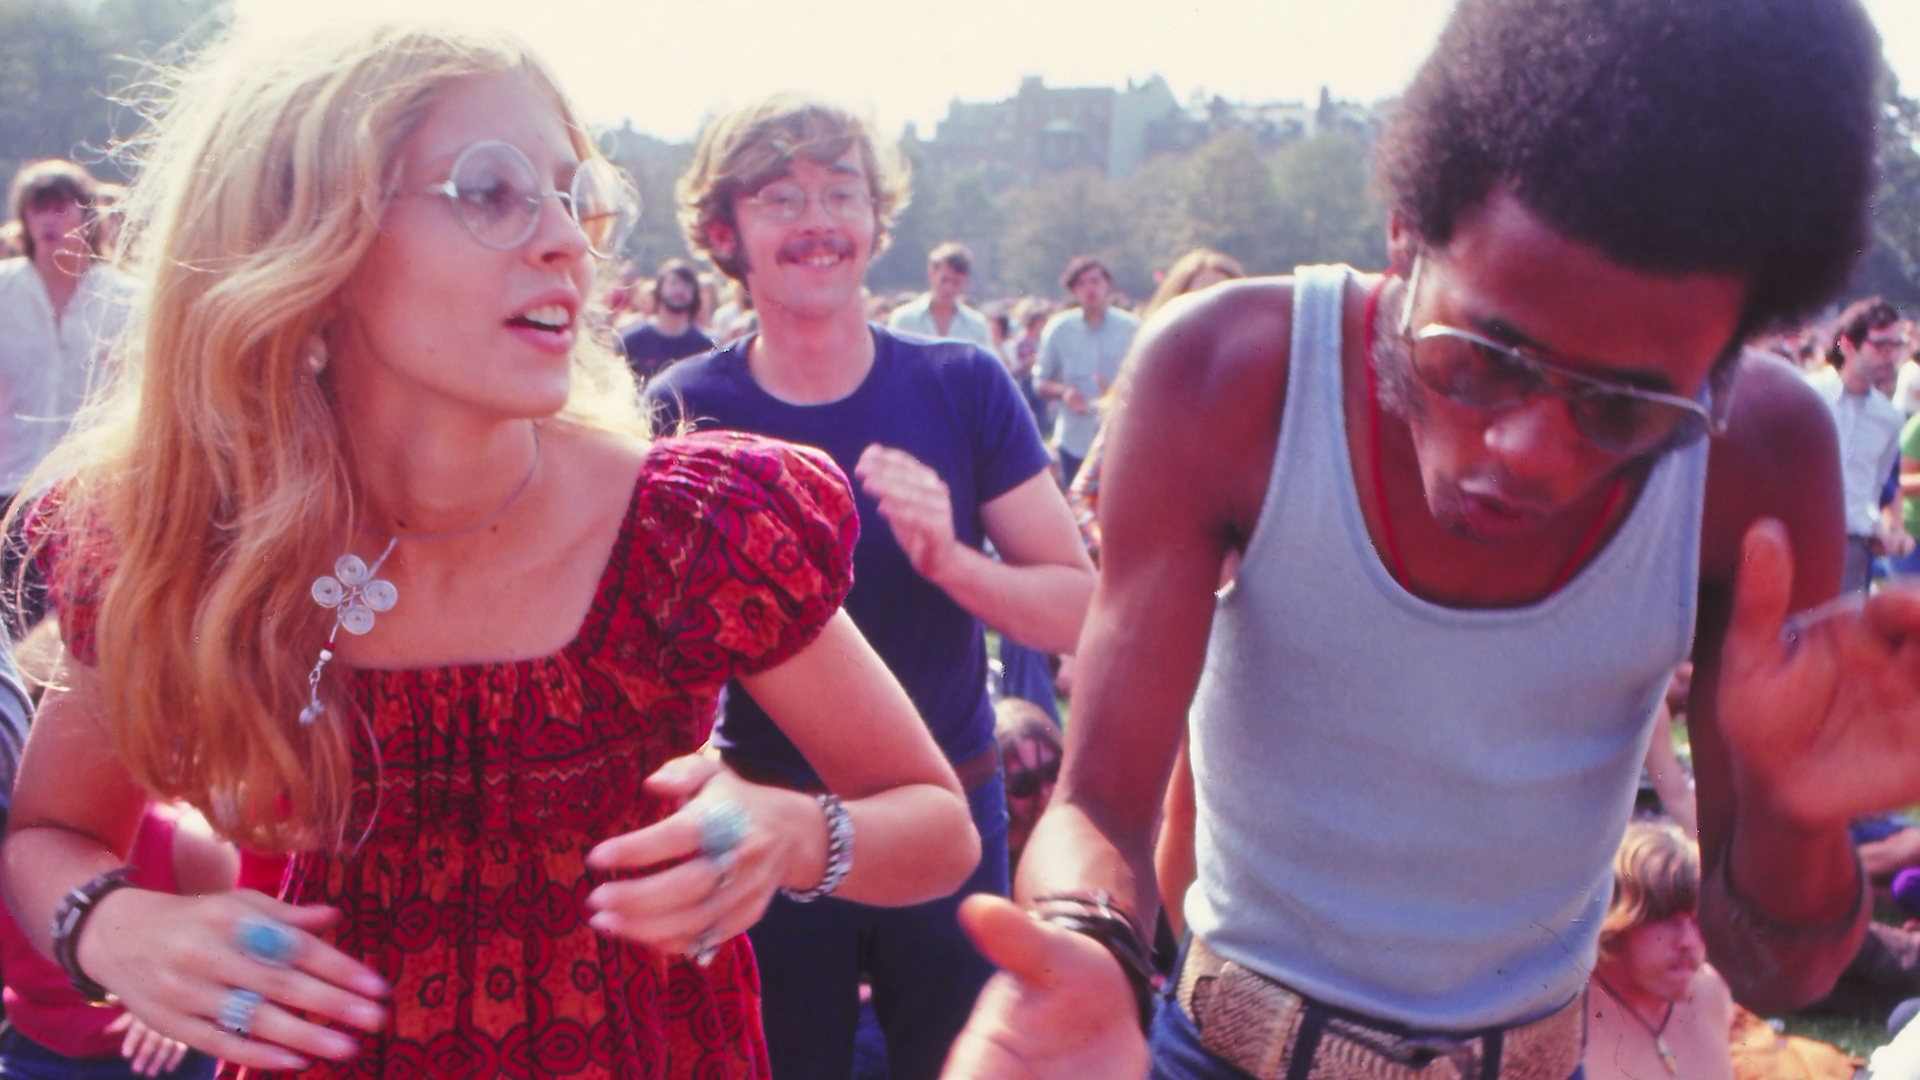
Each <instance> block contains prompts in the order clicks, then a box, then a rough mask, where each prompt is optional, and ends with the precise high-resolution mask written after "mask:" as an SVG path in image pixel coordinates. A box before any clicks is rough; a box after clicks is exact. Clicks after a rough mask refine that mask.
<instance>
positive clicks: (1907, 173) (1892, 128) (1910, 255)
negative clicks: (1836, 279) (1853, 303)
mask: <svg viewBox="0 0 1920 1080" xmlns="http://www.w3.org/2000/svg"><path fill="white" fill-rule="evenodd" d="M1880 132H1881V138H1880V182H1879V184H1878V186H1877V187H1876V189H1875V191H1874V196H1873V245H1872V246H1871V247H1869V248H1868V249H1867V253H1866V257H1865V258H1863V259H1862V260H1861V261H1860V266H1859V268H1858V269H1857V270H1856V271H1855V273H1854V278H1853V282H1852V291H1853V292H1854V293H1856V294H1858V295H1866V294H1869V293H1879V294H1880V295H1882V296H1885V297H1887V298H1888V299H1889V300H1892V301H1893V302H1894V303H1896V304H1901V305H1903V306H1911V305H1914V304H1920V101H1916V100H1914V99H1913V98H1909V97H1902V96H1901V95H1900V93H1899V90H1898V88H1894V89H1892V90H1891V91H1890V92H1889V94H1888V98H1887V105H1886V111H1885V113H1884V114H1883V115H1882V118H1881V126H1880Z"/></svg>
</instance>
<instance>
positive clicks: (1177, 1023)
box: [1147, 982, 1586, 1080]
mask: <svg viewBox="0 0 1920 1080" xmlns="http://www.w3.org/2000/svg"><path fill="white" fill-rule="evenodd" d="M1167 985H1169V986H1172V985H1173V984H1172V983H1171V982H1169V983H1168V984H1167ZM1147 1049H1148V1051H1149V1052H1150V1053H1151V1054H1152V1057H1153V1071H1152V1072H1151V1073H1149V1074H1148V1075H1149V1077H1150V1080H1252V1077H1251V1076H1250V1075H1249V1074H1248V1073H1246V1072H1244V1071H1242V1070H1240V1069H1237V1068H1235V1067H1233V1066H1232V1065H1229V1064H1227V1063H1226V1062H1225V1061H1222V1060H1221V1059H1220V1058H1218V1057H1216V1056H1215V1055H1214V1053H1213V1051H1211V1050H1208V1049H1207V1048H1206V1047H1205V1046H1202V1045H1201V1044H1200V1032H1199V1031H1197V1030H1196V1029H1195V1028H1194V1026H1193V1021H1192V1020H1189V1019H1188V1018H1187V1014H1186V1013H1184V1012H1182V1011H1181V1010H1180V1006H1179V1005H1177V1004H1175V1002H1174V1000H1173V998H1172V997H1171V996H1163V997H1161V999H1160V1007H1159V1009H1157V1010H1156V1011H1155V1013H1154V1017H1153V1030H1152V1031H1151V1032H1149V1033H1148V1035H1147ZM1585 1077H1586V1070H1585V1069H1584V1068H1576V1069H1574V1070H1573V1075H1572V1076H1570V1077H1568V1078H1567V1080H1585Z"/></svg>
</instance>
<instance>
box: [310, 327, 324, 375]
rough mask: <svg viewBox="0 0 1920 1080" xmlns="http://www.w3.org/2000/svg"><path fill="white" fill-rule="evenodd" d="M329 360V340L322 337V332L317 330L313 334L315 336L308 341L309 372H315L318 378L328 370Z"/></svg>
mask: <svg viewBox="0 0 1920 1080" xmlns="http://www.w3.org/2000/svg"><path fill="white" fill-rule="evenodd" d="M329 359H330V357H329V356H328V355H327V339H326V338H325V337H322V336H321V334H320V332H319V331H318V330H316V331H314V332H313V336H312V337H309V338H308V339H307V370H308V371H311V372H313V373H314V375H315V376H318V375H319V374H320V373H321V372H323V371H325V370H327V361H328V360H329Z"/></svg>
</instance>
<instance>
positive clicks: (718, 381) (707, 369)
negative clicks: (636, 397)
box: [644, 346, 733, 402]
mask: <svg viewBox="0 0 1920 1080" xmlns="http://www.w3.org/2000/svg"><path fill="white" fill-rule="evenodd" d="M732 353H733V349H732V347H731V346H729V347H727V348H723V349H715V350H713V351H711V352H704V353H699V354H696V355H694V356H689V357H687V358H686V359H684V360H681V361H678V362H677V363H673V364H669V365H668V366H666V367H664V368H662V369H660V372H659V374H657V375H655V376H654V377H653V378H651V379H648V380H647V386H646V390H645V394H644V396H645V398H646V400H647V401H649V402H656V401H659V400H661V399H663V398H667V397H681V398H684V397H687V396H689V395H693V394H700V393H705V392H708V391H711V390H714V389H717V388H719V387H721V386H724V385H726V384H727V383H728V382H730V381H731V379H732V371H733V367H732Z"/></svg>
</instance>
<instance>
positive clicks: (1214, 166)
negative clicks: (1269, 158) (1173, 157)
mask: <svg viewBox="0 0 1920 1080" xmlns="http://www.w3.org/2000/svg"><path fill="white" fill-rule="evenodd" d="M1188 173H1189V178H1188V181H1187V185H1186V207H1185V210H1186V219H1187V228H1186V233H1187V237H1188V241H1189V242H1188V243H1187V244H1186V245H1185V246H1184V247H1183V248H1182V251H1184V250H1185V248H1188V247H1198V246H1205V247H1210V248H1213V249H1214V250H1215V251H1220V252H1224V253H1226V254H1228V255H1231V256H1233V257H1234V258H1236V259H1238V260H1240V262H1241V263H1242V264H1244V265H1245V266H1246V267H1247V269H1248V270H1249V271H1251V272H1253V273H1263V272H1273V271H1277V270H1283V269H1284V270H1291V269H1293V267H1292V265H1291V264H1288V265H1285V266H1282V265H1281V263H1280V261H1279V260H1280V258H1281V253H1282V247H1281V244H1280V237H1281V229H1282V227H1283V224H1284V216H1283V209H1282V205H1281V200H1280V194H1279V191H1278V190H1277V189H1276V187H1275V181H1274V175H1273V173H1271V172H1269V171H1268V169H1267V166H1266V163H1265V162H1263V161H1261V160H1260V147H1259V145H1258V144H1257V143H1256V142H1255V141H1254V137H1253V134H1252V133H1251V132H1248V131H1232V132H1228V133H1227V134H1225V135H1221V136H1218V137H1217V138H1215V139H1213V140H1212V141H1211V142H1209V143H1207V145H1205V146H1203V147H1201V148H1200V150H1199V151H1198V152H1197V153H1195V154H1194V155H1193V158H1192V159H1191V161H1190V162H1189V163H1188ZM1160 254H1166V255H1168V256H1170V257H1169V258H1168V259H1166V261H1167V262H1170V261H1171V257H1178V255H1179V254H1181V252H1170V253H1160ZM1156 262H1159V264H1160V265H1165V262H1160V260H1156Z"/></svg>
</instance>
